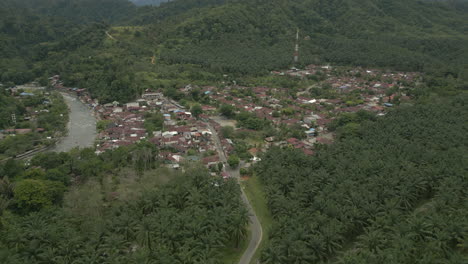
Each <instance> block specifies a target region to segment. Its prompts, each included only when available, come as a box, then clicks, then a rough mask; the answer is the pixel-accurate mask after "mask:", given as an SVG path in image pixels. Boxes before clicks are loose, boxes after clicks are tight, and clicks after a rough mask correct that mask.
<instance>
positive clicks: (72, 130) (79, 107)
mask: <svg viewBox="0 0 468 264" xmlns="http://www.w3.org/2000/svg"><path fill="white" fill-rule="evenodd" d="M61 94H62V95H63V98H64V99H65V102H66V103H67V105H68V108H69V109H70V112H69V118H70V120H69V122H68V125H67V130H68V134H67V135H66V136H65V137H63V138H62V139H61V140H60V141H59V142H57V144H56V146H55V147H54V148H53V149H52V151H55V152H67V151H69V150H71V149H72V148H75V147H80V148H86V147H92V146H93V145H94V140H95V138H96V118H95V117H94V115H93V112H92V110H91V109H90V108H89V107H88V106H86V105H85V104H84V103H82V102H81V101H80V100H78V99H77V98H76V97H73V96H71V95H69V94H67V93H61Z"/></svg>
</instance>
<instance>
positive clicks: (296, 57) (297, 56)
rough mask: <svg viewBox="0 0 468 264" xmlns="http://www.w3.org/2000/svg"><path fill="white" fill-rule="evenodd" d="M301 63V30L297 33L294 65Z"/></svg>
mask: <svg viewBox="0 0 468 264" xmlns="http://www.w3.org/2000/svg"><path fill="white" fill-rule="evenodd" d="M298 62H299V28H298V29H297V31H296V47H295V48H294V63H295V64H297V63H298Z"/></svg>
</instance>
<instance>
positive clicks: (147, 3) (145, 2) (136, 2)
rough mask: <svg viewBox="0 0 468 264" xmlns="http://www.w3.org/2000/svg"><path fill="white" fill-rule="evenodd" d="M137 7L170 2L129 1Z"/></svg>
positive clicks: (154, 0)
mask: <svg viewBox="0 0 468 264" xmlns="http://www.w3.org/2000/svg"><path fill="white" fill-rule="evenodd" d="M130 1H131V2H132V3H134V4H135V5H137V6H143V5H156V6H157V5H160V4H161V3H165V2H169V1H170V0H130Z"/></svg>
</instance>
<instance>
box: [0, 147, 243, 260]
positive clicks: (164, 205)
mask: <svg viewBox="0 0 468 264" xmlns="http://www.w3.org/2000/svg"><path fill="white" fill-rule="evenodd" d="M156 154H157V152H156V150H155V149H154V147H152V146H151V144H144V143H142V144H139V145H135V146H131V147H128V148H119V149H118V150H115V151H109V152H106V153H104V154H102V155H100V156H97V155H96V154H94V151H93V150H92V149H83V150H72V151H71V152H69V153H45V154H40V155H38V156H36V157H34V158H33V159H32V160H31V164H30V165H28V166H25V165H24V164H23V163H22V162H18V161H14V160H10V161H8V162H7V163H5V164H2V165H0V175H2V178H1V179H0V262H1V263H11V264H14V263H26V262H27V263H44V262H47V263H70V262H77V263H78V262H79V263H81V262H83V263H92V262H99V263H151V262H154V263H167V264H169V263H223V262H222V261H221V260H220V258H221V257H223V253H224V252H225V250H226V249H228V248H236V247H238V246H239V243H240V241H241V240H242V239H244V238H245V237H246V234H247V230H246V228H247V223H248V214H247V210H246V209H245V208H244V204H243V203H242V201H241V199H240V189H239V187H238V185H237V183H236V182H235V181H234V180H228V181H225V180H223V179H221V178H215V177H211V176H209V174H208V172H207V171H206V170H205V169H203V168H199V167H194V168H192V169H188V170H187V171H186V172H185V173H176V172H171V171H169V170H164V169H162V168H159V169H158V166H159V165H158V164H159V161H157V159H155V156H156ZM155 169H156V170H155ZM161 179H164V180H161ZM166 182H167V183H166Z"/></svg>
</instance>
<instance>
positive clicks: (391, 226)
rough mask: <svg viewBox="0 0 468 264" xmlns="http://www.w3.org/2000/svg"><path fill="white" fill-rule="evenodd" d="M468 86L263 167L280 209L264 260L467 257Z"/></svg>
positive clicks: (273, 155)
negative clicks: (309, 154) (467, 89)
mask: <svg viewBox="0 0 468 264" xmlns="http://www.w3.org/2000/svg"><path fill="white" fill-rule="evenodd" d="M466 99H467V98H466V95H461V96H459V97H458V98H456V99H450V100H445V99H438V100H439V102H437V103H430V104H424V105H416V106H413V107H401V108H399V109H396V110H394V111H391V112H390V113H388V114H387V115H386V117H384V118H378V119H377V120H375V121H371V120H369V121H366V122H363V123H361V124H360V126H359V127H358V130H359V131H357V133H354V134H350V135H347V136H346V137H342V138H341V139H340V140H339V141H338V142H336V143H335V144H333V145H332V146H329V147H322V149H321V150H319V151H318V152H317V154H316V155H315V156H313V157H307V156H305V155H303V154H302V153H300V152H297V151H295V150H287V149H283V150H280V149H272V150H270V151H269V152H267V153H266V154H265V156H263V157H262V161H261V162H260V163H258V165H257V166H256V167H255V172H256V175H257V176H256V177H259V179H260V180H261V182H262V183H263V184H264V186H265V189H266V193H267V199H268V207H269V209H270V211H271V213H272V215H273V217H274V222H275V223H274V226H273V228H272V230H269V243H268V245H267V246H266V248H265V249H264V250H263V252H262V257H261V262H262V263H325V262H337V263H442V262H443V263H463V262H464V260H466V253H467V247H466V242H467V239H468V221H467V220H466V219H467V218H466V217H467V216H468V210H467V209H466V205H467V202H468V199H467V198H468V197H467V192H466V190H467V187H468V186H467V181H466V169H467V166H466V164H467V163H466V162H465V158H466V154H467V152H466V144H467V140H466V136H465V135H466V133H467V131H466V126H465V125H464V124H466V115H467V111H468V109H467V108H466V104H465V103H464V101H466Z"/></svg>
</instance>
